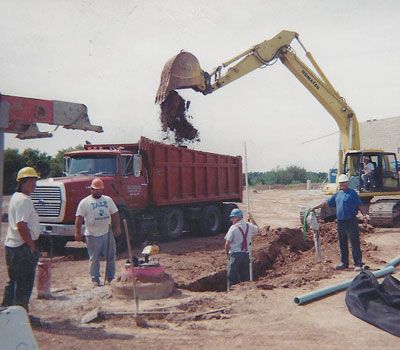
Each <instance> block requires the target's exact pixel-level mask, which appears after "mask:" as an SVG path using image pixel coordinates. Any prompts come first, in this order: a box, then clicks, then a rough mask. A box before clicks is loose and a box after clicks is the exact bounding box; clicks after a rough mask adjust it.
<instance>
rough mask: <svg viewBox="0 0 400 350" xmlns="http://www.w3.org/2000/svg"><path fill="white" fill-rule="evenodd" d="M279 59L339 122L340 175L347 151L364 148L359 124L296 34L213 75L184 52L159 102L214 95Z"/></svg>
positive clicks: (170, 66) (284, 34) (283, 35)
mask: <svg viewBox="0 0 400 350" xmlns="http://www.w3.org/2000/svg"><path fill="white" fill-rule="evenodd" d="M294 39H296V40H297V41H298V42H299V44H300V45H301V47H302V48H303V49H304V50H305V52H306V57H307V58H308V59H309V61H310V62H311V64H312V66H313V67H314V69H315V71H316V72H314V70H313V69H311V68H310V67H308V66H307V65H306V64H305V63H304V62H303V61H302V60H301V59H300V58H299V57H298V56H297V55H296V53H295V51H294V50H293V48H292V47H291V43H292V41H293V40H294ZM278 59H279V60H280V61H281V62H282V63H283V64H284V65H285V66H286V67H287V68H288V69H289V70H290V72H292V74H293V75H294V76H295V77H296V78H297V79H298V80H299V81H300V82H301V83H302V84H303V85H304V86H305V87H306V88H307V90H309V91H310V92H311V94H312V95H313V96H314V97H315V98H316V99H317V100H318V101H319V102H320V103H321V104H322V106H323V107H324V108H325V109H326V110H327V111H328V112H329V114H330V115H331V116H332V117H333V118H334V120H335V121H336V123H337V125H338V127H339V130H340V149H339V173H341V172H342V170H343V169H342V167H343V157H344V153H345V152H346V151H347V150H351V149H359V148H360V137H359V127H358V121H357V118H356V116H355V114H354V112H353V110H352V109H351V108H350V107H349V106H348V104H347V103H346V101H345V99H344V98H343V97H341V96H340V95H339V93H338V92H337V91H336V90H335V89H334V88H333V86H332V84H331V83H330V82H329V80H328V79H327V77H326V76H325V74H324V73H323V71H322V70H321V68H320V67H319V66H318V64H317V63H316V61H315V60H314V58H313V56H312V55H311V53H310V52H308V51H307V50H306V49H305V47H304V45H303V44H302V43H301V42H300V40H299V36H298V34H297V33H296V32H291V31H286V30H283V31H281V32H280V33H279V34H278V35H276V36H275V37H274V38H272V39H270V40H266V41H263V42H262V43H260V44H258V45H255V46H253V47H252V48H250V49H249V50H247V51H245V52H243V53H241V54H239V55H238V56H236V57H234V58H232V59H230V60H229V61H226V62H224V63H222V64H221V65H219V66H218V67H217V68H215V69H213V71H211V72H210V73H207V72H205V71H203V70H202V69H201V67H200V64H199V62H198V60H197V58H196V57H195V56H194V55H192V54H191V53H189V52H181V53H179V54H178V55H176V56H175V57H173V58H172V59H170V60H169V61H168V62H167V64H166V65H165V67H164V69H163V72H162V75H161V83H160V86H159V89H158V92H157V96H156V102H159V103H161V102H163V101H164V100H165V99H166V98H167V96H168V94H169V92H171V91H172V90H176V89H184V88H192V89H194V90H196V91H199V92H202V93H203V94H205V95H206V94H209V93H212V92H214V91H216V90H218V89H220V88H222V87H224V86H226V85H227V84H229V83H231V82H233V81H235V80H237V79H239V78H241V77H242V76H244V75H246V74H248V73H250V72H252V71H253V70H255V69H257V68H262V67H265V66H268V65H271V64H273V63H275V61H276V60H278ZM224 69H227V71H226V72H225V73H223V70H224Z"/></svg>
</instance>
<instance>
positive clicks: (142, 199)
mask: <svg viewBox="0 0 400 350" xmlns="http://www.w3.org/2000/svg"><path fill="white" fill-rule="evenodd" d="M137 151H138V146H137V144H133V145H132V144H131V145H129V147H123V146H122V145H118V146H117V145H96V146H91V145H85V150H82V151H72V152H68V153H66V154H65V155H64V172H63V174H64V176H63V177H58V178H49V179H43V180H39V181H37V186H36V189H35V191H34V192H33V193H32V200H33V203H34V206H35V208H36V210H37V212H38V214H39V217H40V227H41V236H43V237H41V241H42V243H43V245H44V246H45V250H47V249H48V248H49V244H50V239H46V237H47V238H49V237H52V243H53V244H54V247H60V246H64V245H65V244H66V242H68V241H73V240H74V233H75V227H74V222H75V213H76V209H77V206H78V204H79V202H80V200H81V199H82V198H84V197H86V196H88V195H89V194H90V183H91V181H92V180H93V178H94V177H101V179H102V180H103V182H104V186H105V188H104V194H105V195H107V196H110V197H111V198H112V199H113V200H114V202H115V204H116V205H117V206H118V208H119V210H120V211H123V210H124V208H130V209H131V210H133V211H138V212H140V211H143V210H144V209H145V208H146V207H147V205H148V180H147V176H146V175H147V174H146V170H145V169H144V167H143V164H142V157H141V155H140V154H138V153H135V152H137ZM122 216H123V215H122Z"/></svg>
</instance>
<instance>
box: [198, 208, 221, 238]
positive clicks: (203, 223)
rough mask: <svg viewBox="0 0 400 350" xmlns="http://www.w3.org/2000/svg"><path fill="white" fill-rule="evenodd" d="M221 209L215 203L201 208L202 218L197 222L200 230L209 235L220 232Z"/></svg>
mask: <svg viewBox="0 0 400 350" xmlns="http://www.w3.org/2000/svg"><path fill="white" fill-rule="evenodd" d="M221 224H222V218H221V211H220V209H219V207H217V206H216V205H207V206H206V207H204V209H203V213H202V219H201V220H200V222H199V225H200V231H201V233H203V234H207V235H209V236H213V235H216V234H218V233H220V232H221Z"/></svg>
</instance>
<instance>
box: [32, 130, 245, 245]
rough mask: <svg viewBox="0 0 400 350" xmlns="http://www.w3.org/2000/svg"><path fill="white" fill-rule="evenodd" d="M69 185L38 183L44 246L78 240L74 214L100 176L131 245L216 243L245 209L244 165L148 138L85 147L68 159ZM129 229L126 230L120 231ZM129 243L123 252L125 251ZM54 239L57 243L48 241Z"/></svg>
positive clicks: (120, 241) (231, 158)
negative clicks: (188, 240) (198, 237)
mask: <svg viewBox="0 0 400 350" xmlns="http://www.w3.org/2000/svg"><path fill="white" fill-rule="evenodd" d="M64 162H65V172H64V175H65V177H60V178H49V179H44V180H39V181H38V182H37V187H36V190H35V191H34V193H33V194H32V199H33V202H34V205H35V208H36V210H37V212H38V213H39V216H40V222H41V238H40V239H41V242H42V244H43V245H44V246H47V247H48V246H49V242H50V241H52V242H53V244H54V246H58V247H60V246H63V245H65V244H66V242H68V241H72V240H74V220H75V212H76V208H77V206H78V203H79V201H80V200H81V199H82V198H84V197H85V196H87V195H88V194H89V193H90V192H89V189H90V183H91V181H92V179H93V178H94V177H95V176H97V177H100V178H101V179H102V180H103V181H104V185H105V190H104V194H106V195H108V196H110V197H111V198H113V200H114V202H115V203H116V205H117V206H118V208H119V212H120V216H121V220H123V219H124V218H125V219H126V220H127V222H128V230H129V233H130V235H131V239H132V240H133V241H134V242H136V243H138V242H140V241H142V240H144V239H152V238H154V237H153V235H157V236H159V238H168V239H175V238H177V237H179V236H181V235H182V233H183V232H184V231H191V232H195V233H199V234H208V235H213V234H217V233H219V232H222V231H224V230H227V228H228V227H229V213H230V211H231V210H232V209H233V208H235V207H236V204H234V203H232V202H241V201H242V190H243V185H242V159H241V157H240V156H229V155H221V154H215V153H208V152H202V151H195V150H191V149H188V148H185V147H176V146H172V145H167V144H163V143H160V142H155V141H151V140H149V139H147V138H144V137H142V138H141V139H140V141H139V142H138V143H135V144H98V145H91V144H90V145H85V147H84V150H82V151H73V152H68V153H66V154H65V155H64ZM122 229H123V226H122ZM124 237H125V235H124V234H122V235H121V236H120V238H119V239H118V242H117V246H118V248H119V250H123V249H124V248H125V246H126V240H125V239H124ZM50 238H51V240H50Z"/></svg>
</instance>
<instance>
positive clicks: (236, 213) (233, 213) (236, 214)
mask: <svg viewBox="0 0 400 350" xmlns="http://www.w3.org/2000/svg"><path fill="white" fill-rule="evenodd" d="M229 217H230V218H234V217H239V218H243V212H242V211H241V210H240V209H238V208H235V209H233V210H232V211H231V215H229Z"/></svg>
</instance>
